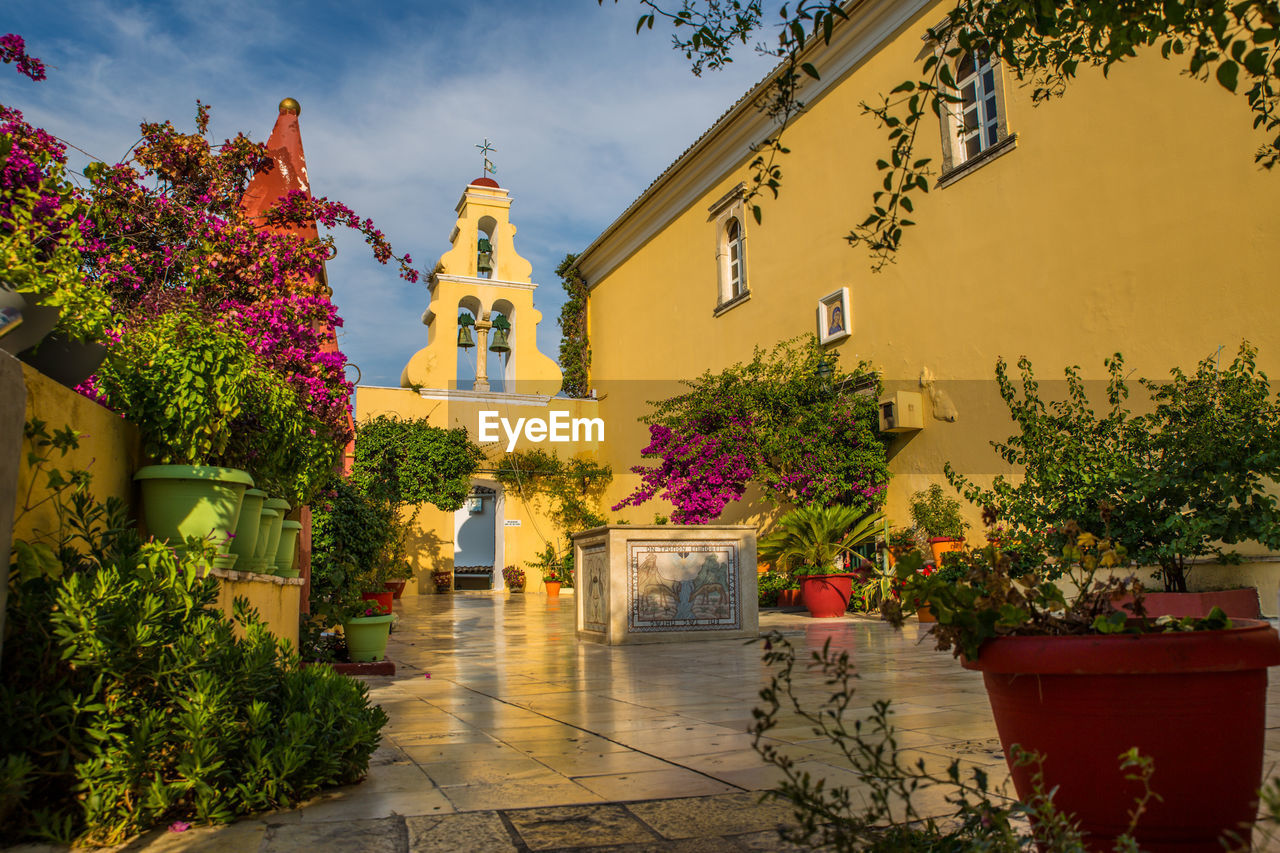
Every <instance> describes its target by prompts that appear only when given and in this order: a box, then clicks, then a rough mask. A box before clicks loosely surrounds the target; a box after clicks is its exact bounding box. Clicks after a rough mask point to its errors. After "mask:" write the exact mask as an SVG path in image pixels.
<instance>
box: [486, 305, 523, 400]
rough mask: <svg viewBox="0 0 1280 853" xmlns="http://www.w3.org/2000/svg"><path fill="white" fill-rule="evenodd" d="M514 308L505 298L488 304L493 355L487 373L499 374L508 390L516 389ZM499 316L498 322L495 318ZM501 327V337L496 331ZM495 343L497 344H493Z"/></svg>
mask: <svg viewBox="0 0 1280 853" xmlns="http://www.w3.org/2000/svg"><path fill="white" fill-rule="evenodd" d="M515 315H516V309H515V306H514V305H512V304H511V302H510V301H508V300H506V299H497V300H494V303H493V304H492V305H491V306H489V316H490V318H491V322H492V323H493V325H494V332H491V333H490V341H491V342H492V343H491V344H490V346H489V350H490V352H491V353H492V355H493V356H494V358H493V359H491V361H490V363H489V375H490V376H495V377H496V376H501V377H502V379H503V387H505V388H506V389H508V390H510V391H516V390H518V389H516V387H515V384H514V383H515V378H516V316H515ZM499 317H500V318H501V320H502V322H501V324H499V322H498V320H497V319H495V318H499ZM499 329H501V332H502V334H501V337H499V336H498V335H497V334H496V333H497V332H498V330H499ZM495 344H497V345H496V346H495Z"/></svg>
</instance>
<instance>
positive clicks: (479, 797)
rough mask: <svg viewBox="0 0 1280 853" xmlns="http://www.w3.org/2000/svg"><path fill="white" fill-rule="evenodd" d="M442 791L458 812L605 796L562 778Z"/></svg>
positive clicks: (598, 800)
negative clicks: (552, 781)
mask: <svg viewBox="0 0 1280 853" xmlns="http://www.w3.org/2000/svg"><path fill="white" fill-rule="evenodd" d="M441 791H442V792H443V793H444V795H445V796H446V797H448V799H449V801H450V802H451V803H453V806H454V808H456V809H457V810H458V811H460V812H470V811H484V810H487V809H522V808H534V807H538V806H561V805H563V806H569V805H578V804H581V803H603V802H605V801H606V798H605V797H602V796H600V795H599V794H597V793H595V792H593V791H590V790H588V789H587V788H585V787H583V786H581V785H578V784H576V783H574V782H571V781H570V780H568V779H565V780H564V781H563V782H556V783H540V782H523V781H521V782H503V783H495V784H488V785H455V786H454V787H451V788H442V789H441Z"/></svg>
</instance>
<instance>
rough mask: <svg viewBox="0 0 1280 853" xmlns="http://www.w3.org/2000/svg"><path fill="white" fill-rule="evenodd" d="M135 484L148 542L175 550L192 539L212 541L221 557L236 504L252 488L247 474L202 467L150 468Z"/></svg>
mask: <svg viewBox="0 0 1280 853" xmlns="http://www.w3.org/2000/svg"><path fill="white" fill-rule="evenodd" d="M133 479H135V480H137V481H138V482H140V483H141V484H142V514H143V518H145V519H146V522H147V530H149V531H150V532H151V535H152V536H154V537H155V538H156V539H163V540H166V541H167V542H169V544H170V545H174V546H180V545H183V544H184V543H185V542H186V541H187V538H188V537H191V536H195V537H197V538H199V539H212V541H213V543H214V545H215V546H216V547H217V549H218V553H219V554H226V553H229V547H230V544H231V536H232V534H234V533H235V531H236V525H237V523H238V522H239V520H240V504H241V502H242V501H243V499H244V493H245V491H246V490H247V489H249V488H251V487H252V486H253V478H252V477H250V476H249V475H248V474H247V473H245V472H244V471H239V470H236V469H235V468H212V467H209V466H205V465H148V466H147V467H145V468H143V469H142V470H140V471H139V472H138V473H137V474H134V475H133Z"/></svg>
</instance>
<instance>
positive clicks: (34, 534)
mask: <svg viewBox="0 0 1280 853" xmlns="http://www.w3.org/2000/svg"><path fill="white" fill-rule="evenodd" d="M23 378H24V381H25V382H26V386H27V411H26V418H27V420H28V421H30V420H33V419H36V418H38V419H40V420H43V421H45V422H46V424H47V425H48V426H47V427H46V428H47V429H48V430H49V431H50V432H52V431H53V430H54V429H58V428H61V427H63V426H67V425H70V426H71V427H73V428H74V429H75V430H76V431H78V432H79V433H80V447H79V449H78V450H75V451H72V452H71V453H69V454H67V455H66V456H65V457H60V456H59V455H58V454H57V452H56V451H54V452H53V467H55V468H59V469H62V470H64V471H69V470H71V469H84V470H87V471H89V472H90V473H91V474H92V475H93V481H92V485H91V491H92V492H93V495H94V497H95V498H97V499H98V500H99V501H106V500H107V498H110V497H117V498H120V499H121V500H123V501H124V502H125V503H126V504H127V505H128V506H129V507H130V508H131V509H132V510H133V511H134V515H135V517H136V515H137V507H138V491H137V489H136V487H135V485H134V482H133V474H134V472H135V471H137V470H138V469H139V468H140V467H142V464H143V462H142V450H141V443H140V441H139V438H138V430H137V428H136V427H135V426H134V425H133V424H131V423H129V422H128V421H126V420H124V419H123V418H121V417H120V416H119V415H117V414H115V413H114V412H111V411H109V410H107V409H105V408H103V407H102V406H99V405H98V404H97V403H94V402H93V401H92V400H89V399H87V398H85V397H82V396H80V395H79V394H77V393H75V392H74V391H72V390H71V389H69V388H67V387H65V386H63V385H60V384H59V383H57V382H54V381H53V380H52V379H50V378H48V377H47V376H45V375H44V374H42V373H40V372H39V371H36V370H34V369H32V368H31V367H29V366H27V365H23ZM32 475H33V470H32V469H31V468H30V467H28V466H26V465H25V464H24V465H23V466H22V468H21V469H20V471H19V475H18V502H17V503H18V505H17V508H16V512H15V516H16V517H15V520H14V525H13V533H14V538H15V539H28V540H32V541H35V540H40V539H43V540H44V541H49V539H48V537H51V536H53V535H54V533H55V531H56V530H57V527H58V520H57V515H56V513H55V511H54V508H53V503H52V502H51V501H46V500H44V498H45V497H47V495H48V492H47V491H46V490H45V487H44V476H43V475H37V476H36V477H35V481H34V483H33V476H32ZM24 506H27V507H31V509H30V510H29V511H27V512H25V513H24V511H23V507H24ZM226 575H227V576H226V577H223V578H220V589H219V600H218V604H219V607H220V608H221V609H222V610H223V612H224V613H226V614H227V615H228V616H230V615H231V601H232V599H233V598H234V597H235V596H242V597H244V598H247V599H248V600H249V604H250V606H252V607H255V608H257V610H258V612H259V613H260V614H261V615H262V617H263V619H264V621H266V623H267V625H268V626H269V627H270V628H271V631H272V633H274V634H275V635H276V636H277V637H281V638H284V639H288V640H289V641H290V642H292V643H293V645H294V647H295V648H296V647H297V644H298V613H299V609H298V608H299V603H300V601H301V589H302V587H301V582H300V581H297V582H294V583H293V584H291V585H290V584H279V583H277V581H278V580H282V579H277V578H273V577H264V576H260V575H250V574H248V573H244V572H229V573H226ZM232 577H234V578H238V579H236V580H230V579H229V578H232Z"/></svg>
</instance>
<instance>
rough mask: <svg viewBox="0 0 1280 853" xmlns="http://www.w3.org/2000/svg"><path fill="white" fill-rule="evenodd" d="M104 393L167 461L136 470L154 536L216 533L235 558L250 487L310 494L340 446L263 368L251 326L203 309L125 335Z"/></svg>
mask: <svg viewBox="0 0 1280 853" xmlns="http://www.w3.org/2000/svg"><path fill="white" fill-rule="evenodd" d="M98 388H99V389H100V391H101V394H102V397H103V400H104V402H105V403H106V404H107V405H108V406H109V407H111V408H112V409H114V410H115V411H117V412H119V413H120V414H121V415H122V416H124V417H125V418H126V419H128V420H130V421H132V422H133V423H135V424H137V426H138V430H139V433H140V434H141V437H142V440H143V446H144V449H145V451H146V453H147V454H148V455H149V456H150V457H151V458H152V459H153V460H155V462H156V463H157V464H155V465H150V466H147V467H145V468H143V469H142V470H141V471H139V472H138V473H137V475H136V479H137V480H139V481H140V482H141V483H142V493H143V516H144V518H145V520H146V522H147V526H148V528H149V530H150V532H151V533H152V535H154V536H156V537H158V538H162V539H168V540H169V541H170V542H171V543H173V544H175V545H176V544H180V543H184V542H185V541H186V539H187V538H188V537H191V536H195V537H198V538H202V539H203V538H210V537H212V539H213V541H214V544H215V545H216V546H217V547H218V550H219V552H220V553H222V554H227V553H228V548H229V542H230V537H231V536H232V535H233V534H234V533H235V531H236V529H237V524H238V521H239V512H240V503H241V500H242V498H243V496H244V493H245V491H246V489H248V488H250V487H253V486H254V485H258V486H260V487H261V488H263V489H265V490H267V491H270V492H272V493H273V494H277V495H282V496H284V497H285V498H288V499H289V500H293V501H299V502H301V501H305V500H307V499H308V498H309V497H310V496H311V493H312V492H313V491H314V489H315V487H316V486H317V485H318V484H319V483H320V482H322V481H323V480H324V479H327V478H328V477H329V472H330V471H331V470H332V467H333V463H334V461H335V459H336V457H337V454H338V452H339V448H338V447H336V446H335V445H334V444H333V442H332V440H331V438H330V436H329V433H328V431H327V430H325V429H324V428H323V426H322V425H320V424H319V422H318V421H316V420H315V418H314V417H313V416H312V415H311V414H309V413H308V412H307V411H306V410H305V409H304V407H303V405H302V402H301V400H300V399H299V398H298V395H297V393H296V392H295V391H294V389H293V388H292V387H290V386H289V385H288V384H287V383H286V382H285V380H283V379H281V378H279V377H277V376H275V375H274V374H272V373H270V372H268V371H266V370H264V369H262V368H260V367H259V366H258V364H257V362H256V361H255V359H254V356H253V354H252V353H251V352H250V351H249V348H248V344H247V342H246V340H245V338H244V336H243V335H242V334H241V333H239V332H237V331H234V330H232V329H228V328H225V327H223V326H220V325H218V324H217V323H210V322H208V321H207V320H206V319H205V318H204V317H203V316H202V315H201V314H200V313H199V312H198V311H197V310H195V309H194V308H183V309H180V310H176V311H173V312H170V313H166V314H161V315H159V316H157V317H154V318H151V319H149V320H148V321H146V322H139V323H138V324H137V325H135V326H133V327H131V328H129V329H127V330H125V332H124V334H123V337H122V338H121V339H120V341H119V342H117V343H116V344H115V345H113V346H112V347H111V351H110V353H109V355H108V357H107V360H106V361H105V362H103V365H102V368H101V369H100V370H99V372H98ZM265 505H266V506H268V507H270V506H272V504H271V502H270V501H268V502H266V504H265ZM255 550H256V549H255ZM273 556H274V555H273V554H268V557H273Z"/></svg>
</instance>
